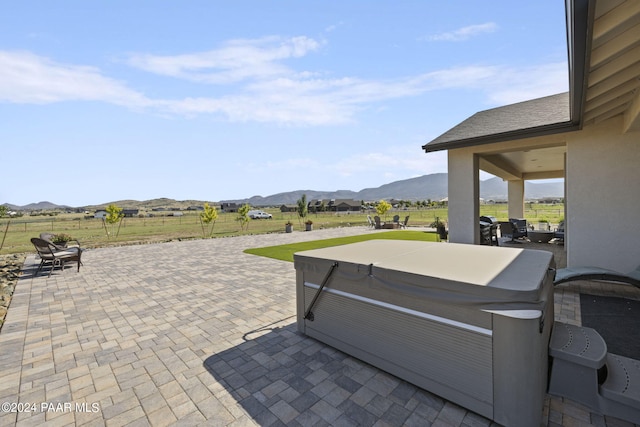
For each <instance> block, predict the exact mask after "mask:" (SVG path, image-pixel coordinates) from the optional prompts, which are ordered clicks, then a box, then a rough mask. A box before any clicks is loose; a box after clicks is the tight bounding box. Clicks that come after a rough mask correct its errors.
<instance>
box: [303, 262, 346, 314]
mask: <svg viewBox="0 0 640 427" xmlns="http://www.w3.org/2000/svg"><path fill="white" fill-rule="evenodd" d="M337 266H338V261H334V263H333V264H331V268H330V269H329V271H328V272H327V274H326V276H324V279H322V284H320V288H318V291H317V292H316V294H315V295H314V296H313V299H312V300H311V304H310V305H309V308H307V311H306V313H304V318H305V320H306V319H308V320H311V321H312V322H313V313H312V312H311V309H312V308H313V306H314V305H315V303H316V301H317V300H318V297H319V296H320V293H321V292H322V289H324V286H325V285H326V284H327V282H328V281H329V279H330V278H331V275H332V274H333V270H335V268H336V267H337Z"/></svg>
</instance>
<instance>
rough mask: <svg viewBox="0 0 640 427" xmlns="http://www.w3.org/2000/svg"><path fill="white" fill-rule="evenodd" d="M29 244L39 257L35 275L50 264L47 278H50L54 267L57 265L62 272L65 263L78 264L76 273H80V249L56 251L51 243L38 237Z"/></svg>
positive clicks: (56, 248)
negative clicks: (31, 244)
mask: <svg viewBox="0 0 640 427" xmlns="http://www.w3.org/2000/svg"><path fill="white" fill-rule="evenodd" d="M31 243H33V246H34V247H35V248H36V251H37V252H38V256H40V265H38V270H37V271H36V274H38V273H40V270H42V267H44V265H45V264H51V269H50V270H49V276H48V277H51V273H52V272H53V269H54V268H55V267H56V265H59V266H60V269H61V270H64V264H65V262H67V261H72V262H76V263H77V264H78V271H80V265H82V262H81V261H80V258H81V256H82V249H80V248H76V247H74V248H63V249H58V247H56V245H54V244H53V243H51V242H48V241H46V240H44V239H40V238H38V237H34V238H32V239H31Z"/></svg>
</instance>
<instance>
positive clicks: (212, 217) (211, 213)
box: [200, 203, 218, 237]
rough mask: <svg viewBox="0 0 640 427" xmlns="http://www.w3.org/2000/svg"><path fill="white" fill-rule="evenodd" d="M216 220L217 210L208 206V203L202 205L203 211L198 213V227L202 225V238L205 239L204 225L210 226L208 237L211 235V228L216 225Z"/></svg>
mask: <svg viewBox="0 0 640 427" xmlns="http://www.w3.org/2000/svg"><path fill="white" fill-rule="evenodd" d="M217 219H218V210H217V209H216V207H215V206H209V203H205V204H204V210H203V211H202V212H201V213H200V225H202V237H207V236H206V232H205V224H206V225H207V226H210V228H209V237H211V236H212V235H213V227H214V226H215V225H216V220H217Z"/></svg>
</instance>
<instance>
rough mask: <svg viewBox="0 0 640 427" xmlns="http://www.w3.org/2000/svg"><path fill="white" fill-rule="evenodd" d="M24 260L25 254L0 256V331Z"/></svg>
mask: <svg viewBox="0 0 640 427" xmlns="http://www.w3.org/2000/svg"><path fill="white" fill-rule="evenodd" d="M25 258H26V255H25V254H11V255H0V329H2V324H3V323H4V318H5V316H6V315H7V309H8V308H9V304H10V303H11V296H12V295H13V290H14V289H15V287H16V283H17V282H18V276H19V275H20V270H21V269H22V265H23V264H24V260H25Z"/></svg>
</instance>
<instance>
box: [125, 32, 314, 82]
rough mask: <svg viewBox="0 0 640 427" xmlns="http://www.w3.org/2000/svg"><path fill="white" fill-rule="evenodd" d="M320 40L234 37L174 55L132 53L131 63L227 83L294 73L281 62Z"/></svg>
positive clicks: (300, 54)
mask: <svg viewBox="0 0 640 427" xmlns="http://www.w3.org/2000/svg"><path fill="white" fill-rule="evenodd" d="M321 46H322V43H321V42H318V41H316V40H314V39H311V38H308V37H304V36H301V37H292V38H288V39H283V38H280V37H264V38H261V39H254V40H244V39H243V40H231V41H228V42H226V43H225V44H224V45H223V46H222V47H221V48H220V49H216V50H210V51H206V52H198V53H190V54H183V55H174V56H158V55H150V54H135V55H131V57H130V58H129V60H128V63H129V64H130V65H131V66H133V67H136V68H140V69H142V70H145V71H149V72H152V73H155V74H160V75H164V76H171V77H177V78H182V79H187V80H191V81H196V82H201V83H209V84H228V83H235V82H239V81H243V80H247V79H272V78H277V77H278V76H283V75H291V74H294V73H293V71H291V70H290V69H289V68H288V67H286V66H285V65H283V64H281V63H280V62H281V61H283V60H286V59H290V58H300V57H303V56H305V55H307V54H308V53H309V52H313V51H316V50H318V49H320V47H321Z"/></svg>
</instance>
